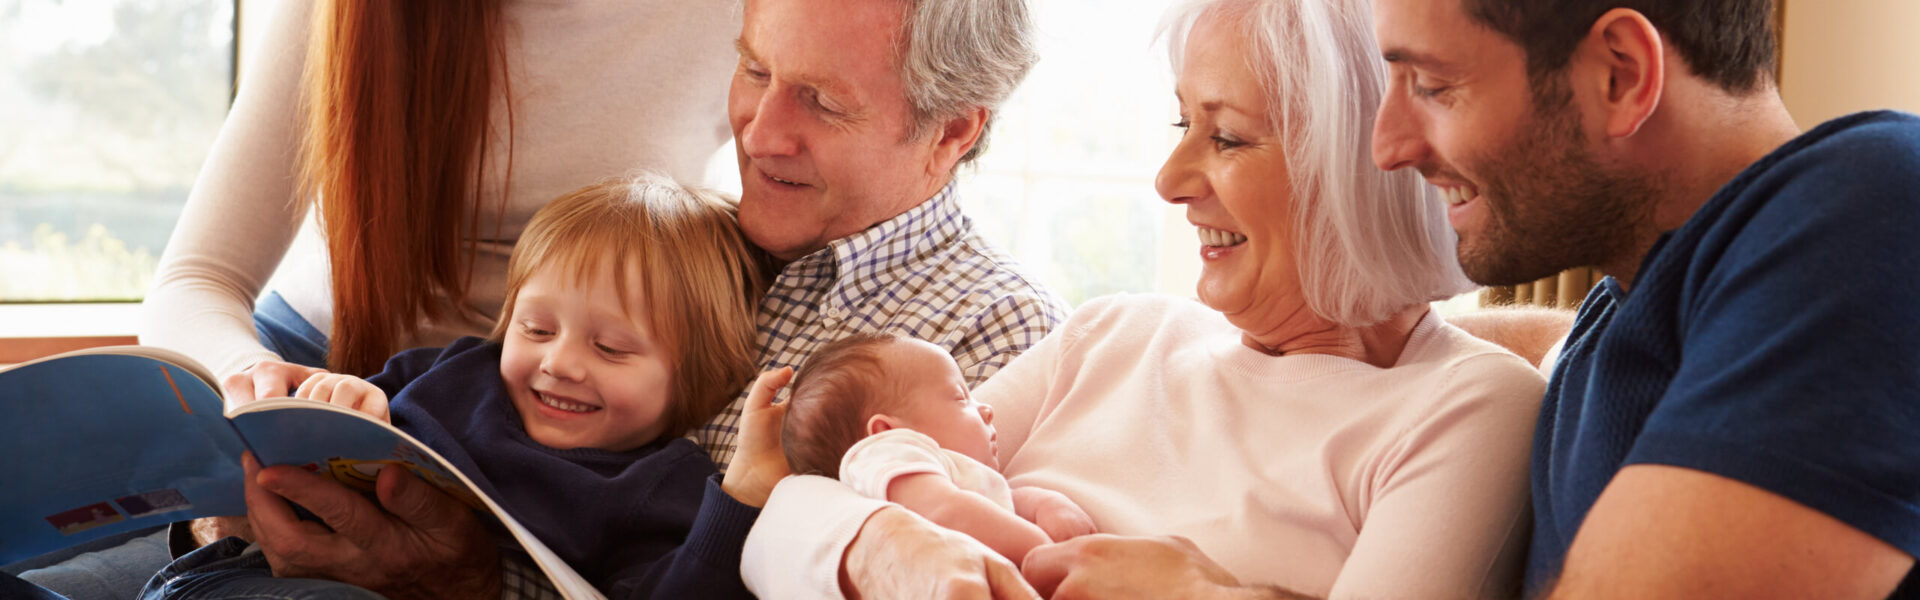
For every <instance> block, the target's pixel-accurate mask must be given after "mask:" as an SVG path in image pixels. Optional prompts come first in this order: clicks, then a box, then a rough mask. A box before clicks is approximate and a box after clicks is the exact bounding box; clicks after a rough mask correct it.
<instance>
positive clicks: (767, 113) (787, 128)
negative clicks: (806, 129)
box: [739, 89, 802, 158]
mask: <svg viewBox="0 0 1920 600" xmlns="http://www.w3.org/2000/svg"><path fill="white" fill-rule="evenodd" d="M783 96H784V94H781V93H777V92H776V91H775V90H771V89H769V90H767V92H766V94H765V95H762V96H761V97H760V103H759V104H758V105H757V108H755V109H754V113H753V117H752V118H750V119H748V120H747V125H746V127H743V128H741V130H740V140H739V142H740V148H741V151H742V152H745V153H746V154H747V156H751V157H754V158H766V157H770V156H791V155H793V154H796V153H798V152H799V151H800V139H799V136H797V135H795V133H796V131H795V127H796V126H797V125H798V124H799V123H798V121H796V119H798V118H800V117H802V115H800V114H798V113H797V112H796V111H795V110H794V106H793V104H794V103H792V102H788V101H785V100H784V99H783V98H782V97H783Z"/></svg>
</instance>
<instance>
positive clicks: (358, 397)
mask: <svg viewBox="0 0 1920 600" xmlns="http://www.w3.org/2000/svg"><path fill="white" fill-rule="evenodd" d="M293 397H295V398H304V399H307V400H312V401H315V402H325V403H328V404H332V405H335V406H341V407H345V408H351V409H353V410H357V411H360V412H363V413H366V414H369V415H372V416H374V417H376V418H378V419H380V420H382V421H387V422H389V423H391V422H393V420H392V419H390V418H388V417H387V393H386V392H383V391H380V388H379V386H375V385H373V384H371V383H367V380H365V379H361V378H359V377H354V376H352V375H342V374H339V373H315V374H313V376H311V377H308V378H307V380H306V381H303V382H301V383H300V389H299V390H296V391H294V392H293Z"/></svg>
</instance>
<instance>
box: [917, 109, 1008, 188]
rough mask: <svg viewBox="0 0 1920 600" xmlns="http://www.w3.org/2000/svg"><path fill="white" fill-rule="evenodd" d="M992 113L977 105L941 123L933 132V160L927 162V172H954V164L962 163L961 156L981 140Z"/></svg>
mask: <svg viewBox="0 0 1920 600" xmlns="http://www.w3.org/2000/svg"><path fill="white" fill-rule="evenodd" d="M992 115H993V113H992V112H991V111H988V110H987V109H985V108H980V107H975V108H970V109H967V110H965V111H963V112H961V113H960V116H957V117H954V118H951V119H947V121H946V122H945V123H941V124H940V128H939V129H938V130H936V131H934V134H933V160H932V161H929V162H928V163H927V174H928V175H933V176H935V177H945V176H946V175H947V174H948V173H952V172H953V167H954V165H957V164H960V157H962V156H966V155H967V151H969V150H972V149H973V145H974V144H977V143H979V142H980V134H981V133H982V132H985V131H986V130H987V119H988V118H989V117H991V116H992Z"/></svg>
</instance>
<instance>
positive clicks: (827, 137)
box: [248, 0, 1064, 595]
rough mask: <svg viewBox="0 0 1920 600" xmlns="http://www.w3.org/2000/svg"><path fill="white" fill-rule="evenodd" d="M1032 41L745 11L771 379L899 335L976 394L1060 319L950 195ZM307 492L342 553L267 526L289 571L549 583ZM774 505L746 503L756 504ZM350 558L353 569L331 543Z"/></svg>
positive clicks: (921, 19) (866, 14)
mask: <svg viewBox="0 0 1920 600" xmlns="http://www.w3.org/2000/svg"><path fill="white" fill-rule="evenodd" d="M1030 35H1031V32H1030V26H1029V24H1028V21H1027V13H1026V9H1025V6H1024V4H1023V2H1022V0H993V1H982V0H858V1H827V0H749V1H748V2H747V3H746V12H745V21H744V27H743V28H742V30H741V35H740V38H739V40H738V44H737V45H738V49H739V51H740V63H739V66H738V68H737V70H736V72H735V74H734V80H733V85H732V89H731V92H730V96H729V106H728V111H729V113H730V114H729V116H730V120H731V121H732V126H733V133H734V137H735V141H736V142H737V144H738V148H739V160H740V176H741V180H742V187H743V194H742V197H741V202H740V223H741V228H742V229H743V230H744V231H745V232H746V234H747V237H748V238H749V239H750V240H752V241H753V242H754V243H755V244H756V245H759V246H760V247H761V248H762V249H764V250H766V251H767V252H768V253H769V254H770V255H771V256H772V257H773V258H774V259H775V261H776V263H777V266H778V268H779V272H778V274H777V276H776V278H775V279H774V283H773V287H772V289H771V290H770V291H769V292H768V294H767V296H766V298H765V300H764V301H763V302H762V303H761V306H760V313H759V317H758V319H759V326H760V339H759V343H760V346H761V350H760V356H759V362H760V364H761V365H762V366H763V367H767V368H774V367H780V366H794V365H798V364H799V363H800V362H801V361H802V360H803V359H804V358H805V357H806V355H807V354H808V353H810V352H812V350H813V349H814V348H815V347H817V346H819V345H821V344H824V343H826V342H828V341H832V340H834V339H837V338H839V337H842V336H845V335H847V334H851V333H856V332H873V331H882V330H884V331H890V332H897V333H904V334H907V335H912V336H915V337H918V338H921V339H925V340H927V341H930V342H933V343H936V344H939V345H941V346H942V347H945V348H947V349H948V350H949V351H950V352H952V353H953V355H954V358H955V359H956V360H957V361H958V362H959V363H960V365H961V366H962V368H963V371H964V372H965V374H966V376H967V378H968V381H969V383H978V382H980V381H982V380H984V379H986V377H987V376H988V375H991V374H992V373H993V372H994V371H996V370H998V369H999V368H1000V367H1001V366H1002V365H1004V364H1006V362H1007V361H1008V360H1009V359H1011V358H1012V357H1013V356H1014V355H1016V354H1018V353H1019V352H1020V351H1022V350H1024V349H1026V348H1027V347H1028V346H1030V345H1032V344H1033V343H1034V342H1036V341H1039V339H1040V338H1041V337H1044V336H1045V334H1046V332H1047V331H1048V330H1049V329H1050V328H1052V326H1053V325H1054V324H1055V323H1057V322H1058V321H1059V319H1060V318H1061V316H1062V315H1063V314H1064V309H1063V307H1062V305H1061V304H1060V303H1059V301H1058V300H1057V299H1056V298H1055V297H1054V296H1053V295H1052V294H1050V293H1048V292H1047V291H1046V290H1045V289H1044V288H1042V287H1040V286H1039V285H1038V284H1036V283H1034V282H1032V281H1031V280H1029V279H1028V278H1026V277H1025V276H1023V275H1022V274H1021V273H1019V272H1018V271H1016V270H1015V269H1014V268H1013V267H1012V266H1011V262H1010V261H1009V260H1008V259H1007V258H1006V257H1005V256H1003V255H1001V254H1000V253H999V252H997V251H995V250H994V249H992V248H991V247H990V246H989V245H988V244H987V243H986V242H985V241H984V240H983V239H981V238H980V236H979V235H978V234H977V233H976V232H974V230H973V229H972V225H971V223H970V221H969V220H968V219H967V217H966V216H965V215H963V214H962V213H961V210H960V207H959V203H958V200H957V198H955V195H954V192H953V186H952V179H953V173H954V171H955V169H956V168H957V167H958V166H959V165H961V164H964V163H966V162H967V161H970V160H972V159H973V158H974V157H975V156H977V155H978V154H979V153H980V151H981V149H982V148H983V147H984V145H983V141H984V139H985V136H986V132H987V130H988V128H989V124H990V120H991V116H992V113H993V110H994V109H995V108H997V107H998V106H999V104H1000V102H1002V101H1003V100H1005V99H1006V97H1007V95H1008V94H1010V93H1011V92H1012V91H1013V88H1014V87H1015V86H1017V85H1018V84H1019V82H1020V80H1021V79H1022V78H1023V77H1025V75H1026V73H1027V71H1028V70H1029V68H1030V67H1031V66H1032V65H1033V63H1034V61H1035V56H1034V53H1033V50H1032V46H1031V43H1030V40H1029V37H1030ZM754 417H755V416H754V415H749V416H747V418H749V419H751V418H754ZM741 420H742V414H741V403H740V402H735V403H734V405H733V406H731V407H729V408H728V409H727V411H726V412H725V413H724V414H722V415H721V416H720V417H718V418H717V419H715V420H714V422H713V423H711V424H709V425H708V426H706V427H703V428H701V429H700V430H699V431H696V432H695V433H694V434H693V437H694V438H695V440H696V441H699V442H700V443H701V444H702V445H703V446H704V447H705V448H706V449H707V450H708V451H709V453H711V454H712V455H713V457H714V459H715V461H716V462H718V463H720V465H721V466H722V468H723V469H724V468H726V466H727V465H728V463H730V462H731V461H732V459H733V456H734V451H735V449H736V443H737V440H736V438H737V434H738V432H739V429H740V425H741ZM754 441H758V442H764V441H765V440H754ZM740 443H742V444H743V445H746V446H749V448H746V451H748V452H753V453H755V455H761V454H766V455H769V456H777V455H778V448H777V447H772V448H769V447H768V446H767V445H765V444H762V445H760V446H758V447H757V448H756V447H753V446H754V444H753V443H750V442H745V441H742V442H740ZM755 464H756V465H758V466H765V462H759V461H756V463H755ZM779 464H780V465H782V466H784V462H780V463H779ZM736 475H737V474H736ZM293 479H294V478H278V479H276V481H282V482H284V484H285V485H286V487H283V488H282V489H277V490H275V491H276V492H278V493H279V495H281V496H284V497H286V498H287V499H289V500H293V501H295V502H297V503H300V504H301V505H303V506H306V507H308V508H310V509H313V510H314V512H316V513H319V514H321V516H322V517H323V518H325V519H326V520H327V522H328V523H335V524H345V525H346V526H344V527H343V526H338V525H337V526H336V527H335V529H336V530H337V532H338V535H328V534H320V533H317V532H313V531H311V527H305V526H303V525H301V524H299V523H275V524H269V527H267V528H261V527H259V526H260V525H261V523H259V522H258V521H259V520H260V518H261V517H259V516H257V515H256V517H255V520H256V530H257V531H262V532H263V535H265V531H269V530H271V531H274V532H276V533H278V534H280V535H279V536H278V537H279V538H280V539H277V540H275V541H274V543H270V544H269V543H263V544H262V547H263V549H264V550H265V551H266V553H267V555H268V558H269V560H270V561H271V562H273V565H274V569H275V572H276V573H297V574H301V575H305V576H310V577H312V576H318V577H325V578H329V579H338V580H341V581H348V582H351V583H357V584H360V585H363V586H365V587H369V588H373V589H376V590H383V591H387V592H392V593H398V594H401V595H408V594H413V593H419V594H426V595H435V594H442V595H447V594H451V595H470V594H490V593H491V592H492V591H493V590H494V589H495V588H500V587H502V586H503V585H504V586H505V587H506V589H507V591H508V592H509V593H512V592H513V591H514V589H515V588H518V587H520V585H518V584H519V583H520V582H523V581H525V580H526V579H529V578H537V576H533V575H530V574H528V571H527V569H528V567H526V566H524V565H519V564H517V563H514V562H511V561H509V562H506V563H505V564H504V565H500V564H495V563H489V562H487V561H484V560H476V559H474V558H473V557H474V556H479V555H480V554H477V553H469V552H465V551H464V549H465V548H469V547H472V545H473V544H480V543H491V542H488V541H486V540H483V539H476V536H477V534H478V530H477V529H476V526H475V525H474V524H473V522H472V521H473V520H472V518H471V516H470V515H467V514H466V510H465V509H464V508H461V507H460V506H459V505H457V504H454V503H453V502H452V501H451V500H448V499H446V498H444V497H439V496H441V495H440V494H438V493H437V492H434V491H432V490H430V489H426V488H427V487H428V486H423V485H419V484H418V482H411V481H403V482H402V485H399V486H396V491H395V493H394V494H392V495H391V498H390V499H388V500H386V501H384V505H385V506H386V508H387V510H386V511H383V510H380V509H379V508H376V507H374V506H373V505H372V504H370V503H368V502H367V501H366V500H365V499H364V498H361V497H359V496H358V495H357V494H355V493H353V492H350V491H347V490H346V489H345V488H343V487H340V486H337V485H332V484H330V483H329V482H322V481H318V480H313V481H307V482H304V483H303V482H299V481H294V480H293ZM249 480H250V483H251V481H252V478H249ZM248 492H249V494H250V495H255V496H259V497H260V498H261V499H262V500H263V501H265V500H267V499H269V498H270V497H269V496H267V495H266V493H265V492H264V490H260V489H257V488H256V487H254V486H252V485H249V488H248ZM760 492H761V497H759V498H741V499H740V500H742V501H744V502H746V503H748V504H758V503H759V501H761V500H764V492H765V491H764V490H761V491H760ZM388 511H391V512H388ZM342 536H345V537H350V538H352V539H351V540H347V539H344V538H343V537H342ZM308 538H311V539H308ZM329 538H332V539H329ZM348 542H351V543H352V545H353V546H354V547H355V550H354V551H352V552H335V551H329V550H328V547H327V546H325V545H324V544H332V545H333V546H340V545H342V544H345V543H348ZM502 566H504V567H505V569H506V572H505V573H504V576H503V574H502V573H501V572H500V568H501V567H502ZM456 584H457V586H458V587H451V586H454V585H456Z"/></svg>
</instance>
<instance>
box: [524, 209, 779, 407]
mask: <svg viewBox="0 0 1920 600" xmlns="http://www.w3.org/2000/svg"><path fill="white" fill-rule="evenodd" d="M608 261H612V262H611V263H609V262H608ZM606 264H612V265H613V266H614V267H615V268H614V269H612V271H613V284H614V288H615V289H616V290H618V293H619V294H620V303H621V305H622V308H623V309H624V310H627V311H629V312H628V316H629V317H631V316H633V315H632V314H631V311H632V308H633V307H634V306H635V305H636V302H635V301H636V300H637V298H635V297H634V295H633V294H635V293H636V292H638V293H642V294H645V296H644V299H645V300H646V303H647V306H648V307H650V308H651V309H652V311H651V312H649V313H648V314H646V315H644V318H645V319H646V320H647V321H646V322H647V323H648V324H649V325H651V326H652V328H653V335H654V337H655V339H657V340H659V341H660V343H661V345H662V346H663V347H664V348H666V349H667V355H668V364H670V365H671V372H672V373H673V382H672V385H671V387H670V388H669V390H670V391H671V393H672V395H673V397H672V398H671V399H669V402H667V410H666V413H665V415H664V417H663V418H664V420H665V429H664V430H663V433H662V434H661V435H662V436H664V437H674V436H679V435H681V434H683V433H685V432H686V431H687V430H689V429H692V428H693V427H694V426H696V425H699V424H700V423H704V422H706V421H707V420H708V419H711V418H713V416H714V415H715V414H718V413H719V412H720V409H721V408H723V407H725V406H726V404H727V403H728V402H731V401H732V400H733V397H734V396H735V395H737V394H739V392H740V389H741V388H742V387H744V386H745V384H746V382H747V380H748V379H749V378H751V377H752V376H753V371H754V364H753V351H754V314H755V308H756V306H757V305H758V304H759V297H760V295H761V294H762V293H763V292H764V291H765V289H764V286H763V285H762V282H763V281H764V280H765V277H764V275H763V274H762V269H763V267H764V265H765V264H766V260H765V258H764V255H762V254H761V252H760V251H759V250H758V249H756V248H754V247H753V246H752V245H750V244H748V243H747V241H746V239H745V238H744V237H742V236H741V234H740V227H739V223H738V221H737V220H736V208H735V202H734V201H733V200H732V199H730V198H727V197H725V196H722V195H720V194H719V193H717V192H714V191H711V190H706V189H701V188H695V187H688V186H683V185H681V184H679V183H677V182H675V181H674V180H673V179H671V178H669V177H666V176H664V175H659V174H654V173H645V174H640V175H635V176H630V177H624V178H618V179H611V180H607V181H605V182H601V183H598V184H595V185H591V186H587V187H584V188H580V189H578V190H574V191H573V192H570V193H568V194H567V195H565V196H562V197H560V198H559V199H557V200H554V201H553V202H550V203H548V204H547V205H546V207H545V208H542V209H540V212H538V213H535V214H534V216H533V220H532V221H530V222H529V223H528V224H527V228H526V231H525V232H523V233H522V234H521V236H520V241H519V242H518V243H516V244H515V245H514V249H513V258H512V259H511V260H509V261H508V264H507V296H506V304H505V305H503V306H502V307H501V308H500V320H499V322H498V323H497V324H495V325H494V328H493V333H492V335H491V339H492V340H493V341H496V342H498V341H501V340H503V339H505V337H506V333H507V329H508V327H509V325H510V322H511V321H510V320H511V317H512V315H513V308H514V300H515V298H516V297H517V296H518V295H519V292H520V286H522V285H525V284H526V282H527V279H528V278H529V277H531V276H532V275H533V273H534V272H536V271H538V270H541V269H569V270H570V272H569V273H568V275H569V276H570V277H572V278H573V280H574V281H582V280H585V279H586V278H588V277H591V276H592V275H593V273H594V272H595V271H597V270H598V269H599V268H600V267H601V266H603V265H606ZM632 272H637V273H640V274H642V275H643V276H642V277H641V281H639V282H637V285H629V283H628V281H627V278H628V274H629V273H632Z"/></svg>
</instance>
